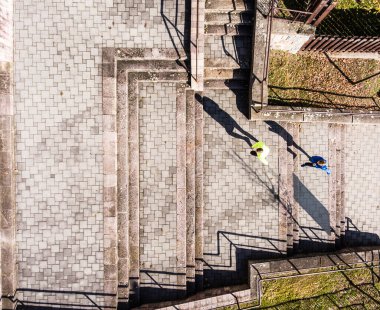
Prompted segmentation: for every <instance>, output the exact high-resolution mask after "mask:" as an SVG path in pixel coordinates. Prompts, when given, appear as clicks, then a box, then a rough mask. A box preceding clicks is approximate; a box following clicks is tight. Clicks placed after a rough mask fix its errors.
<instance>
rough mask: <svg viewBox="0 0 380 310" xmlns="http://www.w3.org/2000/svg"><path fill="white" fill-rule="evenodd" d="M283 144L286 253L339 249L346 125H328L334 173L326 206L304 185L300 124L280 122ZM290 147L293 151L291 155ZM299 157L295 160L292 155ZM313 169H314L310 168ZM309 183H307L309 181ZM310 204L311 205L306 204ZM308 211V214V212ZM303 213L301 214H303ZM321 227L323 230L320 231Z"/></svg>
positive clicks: (282, 224) (282, 203)
mask: <svg viewBox="0 0 380 310" xmlns="http://www.w3.org/2000/svg"><path fill="white" fill-rule="evenodd" d="M278 124H280V129H279V131H282V132H281V135H282V136H283V137H285V138H284V141H283V142H282V144H280V146H279V157H280V161H281V162H282V161H283V163H280V166H279V169H280V171H279V177H280V186H279V203H280V217H279V221H280V235H282V237H281V238H280V239H283V240H287V245H286V247H287V249H286V252H287V253H288V255H293V254H295V253H310V252H323V251H332V250H336V249H340V248H341V247H342V246H343V245H344V232H345V213H344V209H345V206H344V201H345V199H344V188H345V186H344V185H345V182H344V173H343V171H344V156H343V149H344V141H345V131H346V126H345V125H342V124H327V125H326V126H327V127H328V145H329V154H328V158H327V160H328V166H329V168H330V169H331V171H332V173H331V175H330V176H328V180H327V181H324V182H326V184H325V185H323V184H322V183H321V187H322V188H323V186H325V187H326V188H327V193H328V195H327V197H326V199H325V200H326V202H327V203H326V205H325V204H322V203H321V202H319V201H318V198H316V197H314V194H313V193H312V192H311V191H310V190H309V189H308V186H306V185H304V184H303V182H305V180H303V178H302V174H301V171H300V169H306V168H300V165H301V164H302V162H300V159H299V158H300V157H299V155H300V154H301V153H300V151H299V150H297V147H296V146H297V145H298V143H299V141H300V134H301V132H300V130H301V126H300V123H295V122H294V123H290V122H289V123H288V122H279V123H278ZM289 148H290V149H291V150H292V151H291V152H289V151H288V150H289ZM292 153H294V154H298V155H297V156H296V157H294V156H293V154H292ZM310 169H311V168H310ZM306 182H307V180H306ZM305 203H306V204H308V206H306V205H305ZM305 207H306V208H307V213H308V214H307V213H306V212H305V210H304V209H305ZM301 213H302V214H301ZM321 227H322V228H321Z"/></svg>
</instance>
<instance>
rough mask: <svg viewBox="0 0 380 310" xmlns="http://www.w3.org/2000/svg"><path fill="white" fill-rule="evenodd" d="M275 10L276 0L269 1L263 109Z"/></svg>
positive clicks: (262, 87)
mask: <svg viewBox="0 0 380 310" xmlns="http://www.w3.org/2000/svg"><path fill="white" fill-rule="evenodd" d="M273 11H274V0H270V1H269V12H268V17H267V18H269V22H268V23H267V37H266V50H265V61H264V76H263V79H262V81H261V110H262V109H263V105H264V82H265V81H267V79H268V72H269V54H270V42H271V35H272V21H273Z"/></svg>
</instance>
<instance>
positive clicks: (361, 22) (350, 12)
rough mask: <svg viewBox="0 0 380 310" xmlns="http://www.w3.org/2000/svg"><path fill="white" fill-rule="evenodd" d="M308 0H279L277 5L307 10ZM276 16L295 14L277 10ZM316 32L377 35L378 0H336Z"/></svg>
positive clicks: (287, 16)
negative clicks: (336, 2) (336, 3)
mask: <svg viewBox="0 0 380 310" xmlns="http://www.w3.org/2000/svg"><path fill="white" fill-rule="evenodd" d="M310 3H313V2H312V1H310V0H279V2H278V7H279V8H284V9H292V10H299V11H307V10H309V11H310V9H309V4H310ZM277 15H278V17H280V18H286V19H293V18H295V17H296V16H295V15H294V16H293V15H292V14H291V13H290V12H287V11H284V10H278V13H277ZM305 18H306V17H305ZM316 33H317V34H320V35H338V36H379V35H380V0H361V1H357V0H338V5H337V6H336V7H335V8H334V9H333V10H332V11H331V12H330V14H329V15H328V16H327V17H326V18H325V19H324V20H323V21H322V23H321V24H320V25H319V26H318V27H317V30H316Z"/></svg>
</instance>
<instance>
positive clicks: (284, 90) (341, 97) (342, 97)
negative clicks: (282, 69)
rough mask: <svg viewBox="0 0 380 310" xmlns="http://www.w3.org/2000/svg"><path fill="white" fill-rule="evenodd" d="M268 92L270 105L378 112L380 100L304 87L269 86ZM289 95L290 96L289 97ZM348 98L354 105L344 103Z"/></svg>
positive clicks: (374, 97) (373, 97)
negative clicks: (298, 94) (301, 94)
mask: <svg viewBox="0 0 380 310" xmlns="http://www.w3.org/2000/svg"><path fill="white" fill-rule="evenodd" d="M269 90H270V94H269V102H270V105H278V106H289V107H292V106H293V107H311V108H330V109H341V110H344V109H367V110H374V111H380V99H378V98H376V96H372V97H371V96H355V95H347V94H341V93H335V92H331V91H321V90H315V89H309V88H305V87H283V86H276V85H269ZM300 92H302V93H303V96H302V97H308V98H310V99H304V98H300V96H297V93H300ZM289 93H290V94H291V95H289ZM293 94H294V95H293ZM348 98H349V99H351V100H352V101H354V102H355V104H354V105H353V104H347V103H345V101H346V100H347V99H348Z"/></svg>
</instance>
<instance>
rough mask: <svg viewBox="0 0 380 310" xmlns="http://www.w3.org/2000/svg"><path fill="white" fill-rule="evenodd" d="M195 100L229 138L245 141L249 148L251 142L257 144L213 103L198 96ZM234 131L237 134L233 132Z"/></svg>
mask: <svg viewBox="0 0 380 310" xmlns="http://www.w3.org/2000/svg"><path fill="white" fill-rule="evenodd" d="M195 99H196V100H197V101H198V102H199V103H200V104H202V105H203V110H204V111H205V112H206V113H207V114H208V115H210V116H211V117H212V118H213V119H214V120H215V121H216V122H218V123H219V124H220V125H221V126H222V127H223V128H224V129H225V130H226V132H227V133H228V134H229V135H230V136H231V137H234V138H237V139H241V140H243V141H245V142H246V143H247V144H248V145H249V146H250V147H251V146H252V143H251V140H252V141H255V142H258V140H257V139H256V138H255V137H254V136H252V135H251V134H250V133H249V132H247V131H245V130H244V129H243V128H242V127H240V125H239V124H238V123H237V122H236V121H235V119H233V118H232V117H231V115H229V114H228V113H227V112H226V111H224V110H223V109H221V108H220V107H219V105H218V104H217V103H216V102H215V101H213V100H212V99H210V98H208V97H202V96H201V95H199V94H196V95H195ZM235 129H236V131H238V132H239V133H236V132H234V130H235Z"/></svg>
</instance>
